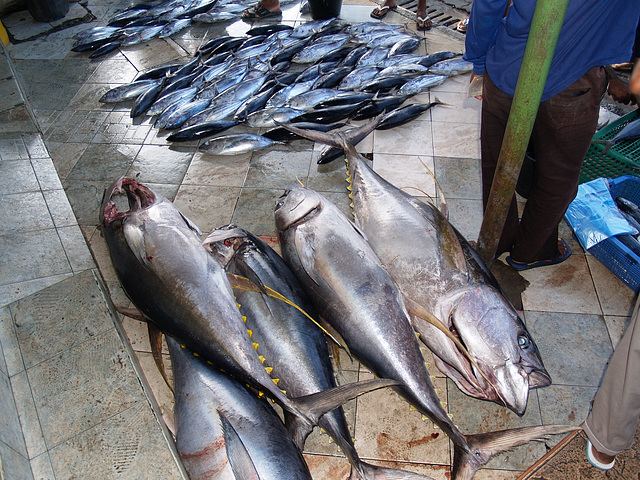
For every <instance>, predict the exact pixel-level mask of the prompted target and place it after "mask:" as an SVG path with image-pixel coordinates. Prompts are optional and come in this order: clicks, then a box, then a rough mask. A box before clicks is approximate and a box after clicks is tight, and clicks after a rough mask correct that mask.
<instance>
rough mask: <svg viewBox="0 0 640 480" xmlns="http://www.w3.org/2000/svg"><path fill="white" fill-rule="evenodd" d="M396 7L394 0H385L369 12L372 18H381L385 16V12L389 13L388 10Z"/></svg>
mask: <svg viewBox="0 0 640 480" xmlns="http://www.w3.org/2000/svg"><path fill="white" fill-rule="evenodd" d="M396 8H398V7H397V6H396V2H395V1H393V0H391V1H385V2H383V3H382V5H380V6H379V7H376V8H374V9H373V11H372V12H371V16H372V17H373V18H377V19H378V20H381V19H383V18H384V17H386V16H387V13H389V10H395V9H396Z"/></svg>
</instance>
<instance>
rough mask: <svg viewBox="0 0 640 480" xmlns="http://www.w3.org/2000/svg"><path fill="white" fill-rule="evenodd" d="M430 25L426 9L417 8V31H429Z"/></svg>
mask: <svg viewBox="0 0 640 480" xmlns="http://www.w3.org/2000/svg"><path fill="white" fill-rule="evenodd" d="M432 25H433V22H432V21H431V19H430V18H429V15H427V8H426V7H425V8H418V11H417V13H416V28H417V29H418V30H429V29H430V28H431V26H432Z"/></svg>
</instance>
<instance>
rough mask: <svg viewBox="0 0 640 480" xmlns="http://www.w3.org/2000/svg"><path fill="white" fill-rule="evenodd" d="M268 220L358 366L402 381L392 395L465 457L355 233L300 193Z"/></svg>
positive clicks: (402, 315) (394, 293)
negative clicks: (436, 428) (273, 220)
mask: <svg viewBox="0 0 640 480" xmlns="http://www.w3.org/2000/svg"><path fill="white" fill-rule="evenodd" d="M275 216H276V226H277V227H278V231H279V234H280V239H281V243H282V255H283V257H284V258H285V260H286V261H287V263H288V264H289V265H290V266H291V268H292V270H293V272H294V273H295V274H296V276H297V277H298V279H299V280H300V281H301V283H302V284H303V285H304V286H305V288H306V289H307V291H308V293H309V296H310V298H311V299H312V301H313V302H314V305H315V307H316V309H317V310H318V313H319V314H320V315H321V316H322V317H323V318H324V319H325V320H326V321H327V322H329V323H330V324H331V325H332V326H333V328H334V329H335V330H336V331H337V332H338V333H339V334H340V335H341V336H342V338H343V339H344V340H345V342H346V343H347V345H348V347H349V349H350V351H351V352H352V353H353V355H354V356H355V357H356V358H358V360H360V361H361V362H362V363H363V364H364V365H366V366H367V367H368V368H369V369H370V370H371V371H373V372H374V373H375V374H376V375H378V376H379V377H381V378H390V379H395V380H399V381H401V382H402V383H403V385H402V386H400V387H397V390H398V393H400V394H401V395H402V396H403V397H405V398H406V399H407V400H408V401H409V402H410V403H411V404H412V405H414V406H415V407H416V408H417V409H418V410H419V411H421V412H422V413H424V414H425V415H427V416H429V417H430V418H431V419H432V420H433V421H434V422H435V423H436V424H437V425H438V426H439V427H440V428H442V430H443V431H444V432H445V433H447V435H449V437H450V438H451V439H452V440H453V442H454V443H455V444H457V445H459V446H461V447H462V448H463V449H464V450H468V447H467V441H466V439H465V437H464V436H463V435H462V434H461V433H460V431H459V430H458V429H457V428H456V427H455V426H454V425H453V423H452V422H451V420H450V419H449V417H448V416H447V413H446V412H445V411H444V409H443V408H442V406H441V404H440V400H439V398H438V396H437V395H436V393H435V390H434V388H433V385H432V383H431V379H430V376H429V373H428V372H427V369H426V367H425V363H424V359H423V358H422V353H421V352H420V347H419V344H418V341H417V339H416V335H415V333H414V332H413V329H412V326H411V322H410V320H409V315H408V313H407V310H406V309H405V307H404V304H403V299H402V294H401V293H400V291H399V290H398V288H397V287H396V285H395V284H394V283H393V281H392V280H391V278H390V277H389V274H388V273H387V271H386V270H385V269H384V267H383V266H382V264H381V263H380V261H379V260H378V257H377V256H376V255H375V253H374V252H373V250H372V249H371V247H370V246H369V244H368V243H367V240H366V238H365V237H364V235H363V234H362V232H360V231H359V230H358V229H357V228H356V227H355V226H354V225H353V224H352V223H351V222H350V221H349V220H348V219H347V218H346V217H345V216H344V214H343V213H342V212H341V211H340V210H339V209H338V208H337V207H336V206H335V205H333V204H332V203H331V202H329V201H328V200H327V199H326V198H324V197H323V196H322V195H320V194H319V193H317V192H315V191H313V190H310V189H306V188H302V187H288V188H287V190H286V191H285V194H284V195H283V196H282V197H281V198H280V199H279V201H278V203H277V206H276V211H275Z"/></svg>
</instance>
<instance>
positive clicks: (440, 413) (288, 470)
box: [100, 117, 577, 480]
mask: <svg viewBox="0 0 640 480" xmlns="http://www.w3.org/2000/svg"><path fill="white" fill-rule="evenodd" d="M379 121H380V117H378V118H376V119H375V120H374V121H371V122H368V123H367V124H365V125H363V126H361V127H357V128H355V127H354V128H352V129H351V131H350V132H349V133H348V134H344V133H343V134H326V133H322V132H320V133H319V132H316V131H310V130H302V129H298V128H296V127H289V128H292V129H293V130H294V131H296V132H297V133H298V134H302V135H305V136H308V137H309V138H311V139H316V140H319V141H325V142H327V143H329V144H331V145H332V146H335V147H336V148H338V147H340V148H342V149H343V150H344V151H345V152H346V156H347V174H348V178H349V181H350V187H351V190H352V194H353V202H354V203H353V208H354V211H355V218H356V222H357V225H358V226H356V225H354V224H353V223H352V222H351V221H350V220H348V219H347V218H346V216H345V215H344V214H343V213H342V212H341V211H340V209H339V208H337V207H336V206H335V205H333V204H332V203H331V202H329V201H328V200H327V199H326V198H325V197H323V196H322V195H320V194H319V193H318V192H315V191H313V190H311V189H308V188H304V187H298V186H296V187H286V188H285V193H284V195H282V197H281V198H280V199H279V200H278V202H277V204H276V208H275V224H276V227H277V229H278V233H279V237H280V244H281V247H282V257H280V256H279V255H278V254H277V253H276V252H274V251H273V250H272V249H271V248H270V247H268V246H267V245H266V244H265V243H264V242H263V241H261V240H260V239H259V238H257V237H255V236H254V235H252V234H251V233H250V232H247V231H245V230H242V229H241V228H238V227H236V226H232V225H229V226H224V227H221V228H218V229H215V230H214V231H213V232H212V233H211V234H210V235H209V236H208V237H207V238H206V239H205V240H204V242H202V241H201V238H200V235H201V232H200V230H199V229H198V228H197V226H196V225H195V224H193V222H191V221H190V220H189V219H188V218H186V217H185V216H184V215H182V214H181V213H180V212H179V211H178V209H177V208H176V207H175V206H174V205H173V204H172V203H171V202H169V201H168V200H167V199H165V198H163V197H161V196H160V195H158V194H157V193H155V192H153V191H152V190H151V189H150V188H148V187H146V186H145V185H142V184H140V183H138V182H137V181H136V180H135V179H132V178H123V179H120V180H118V181H117V182H116V183H115V184H114V185H113V186H112V187H111V188H109V189H108V190H107V191H106V192H105V195H104V200H103V204H102V208H101V215H100V216H101V218H100V224H101V228H102V231H103V234H104V236H105V239H106V242H107V245H108V248H109V252H110V256H111V260H112V263H113V266H114V269H115V271H116V273H117V275H118V278H119V280H120V282H121V284H122V286H123V288H124V290H125V292H126V293H127V295H128V297H129V298H130V299H131V301H132V302H133V304H134V305H135V306H136V308H137V309H138V310H139V312H140V314H141V318H143V319H144V320H146V321H148V322H150V323H152V324H154V325H155V326H156V327H157V328H159V329H160V330H161V331H163V332H164V333H165V334H167V336H168V337H172V339H171V338H170V339H169V340H168V343H169V347H170V352H171V356H172V361H173V365H174V378H175V393H176V406H175V414H176V429H175V434H176V442H177V447H178V451H179V452H180V454H181V456H182V458H183V460H184V463H185V467H186V468H187V470H188V472H189V474H190V476H191V478H192V480H197V479H201V478H212V477H211V473H212V472H214V471H215V472H225V474H224V475H226V476H219V477H216V476H213V478H237V479H244V478H263V479H267V478H296V479H305V480H309V479H310V478H311V476H310V474H309V471H308V468H307V466H306V464H305V462H304V459H303V457H302V455H301V453H300V452H301V451H302V448H303V446H304V442H305V439H306V437H307V435H308V434H309V432H310V431H311V429H312V428H313V427H314V426H315V425H320V426H322V427H323V428H324V429H325V430H326V431H327V432H328V433H329V434H330V435H331V436H332V438H334V439H335V441H336V443H337V445H338V446H339V447H340V448H341V449H342V451H343V452H344V454H345V456H346V458H347V460H348V461H349V462H350V463H351V465H352V469H353V474H354V476H353V477H352V478H361V479H383V478H396V479H407V480H418V479H425V478H426V477H424V476H421V475H417V474H412V473H408V472H402V471H398V470H393V469H386V468H381V467H375V466H372V465H369V464H367V463H365V462H363V461H362V460H361V459H360V458H359V456H358V454H357V452H356V450H355V447H354V445H353V441H352V440H351V438H350V435H349V432H348V429H347V427H346V422H345V419H344V413H343V412H342V410H341V409H340V408H338V409H336V410H334V409H335V408H336V407H338V406H339V405H340V404H342V403H343V402H345V401H346V400H348V399H350V398H353V397H355V396H357V395H359V394H362V393H365V392H369V391H371V390H374V389H377V388H383V387H392V388H394V390H396V391H397V392H398V393H399V394H400V395H401V396H402V397H404V398H405V399H406V400H407V401H408V403H409V404H411V405H412V406H414V407H415V408H416V409H418V410H419V411H420V412H421V413H422V414H424V415H426V416H427V417H428V418H430V419H432V420H433V421H434V423H436V424H437V425H438V426H439V427H440V428H441V429H442V430H443V431H444V432H445V433H446V434H447V435H448V436H449V438H450V439H451V440H452V442H453V443H454V445H455V453H454V462H453V468H452V478H453V479H471V478H473V476H474V474H475V472H476V471H477V470H478V469H479V468H480V467H481V466H482V465H484V464H485V463H486V462H487V461H488V460H489V459H490V458H491V457H492V456H493V455H495V454H497V453H499V452H501V451H505V450H508V449H510V448H512V447H514V446H516V445H521V444H524V443H526V442H528V441H531V440H534V439H541V438H543V437H545V436H546V435H550V434H559V433H564V432H567V431H571V430H575V429H577V427H574V426H566V425H565V426H562V425H546V426H536V427H525V428H519V429H513V430H505V431H501V432H489V433H486V434H475V435H469V434H463V433H462V432H461V431H460V430H459V429H458V427H457V426H456V425H454V423H453V422H452V420H451V419H450V418H449V416H448V415H447V413H446V411H445V410H444V409H443V406H442V404H441V403H440V400H439V398H438V396H437V394H436V392H435V389H434V387H433V384H432V383H431V380H430V376H429V373H428V371H427V369H426V367H425V362H424V358H423V357H422V354H421V351H420V347H419V344H418V339H417V337H416V334H415V332H416V331H418V332H420V334H421V336H422V335H425V334H426V333H425V332H431V331H430V330H425V329H424V328H425V327H424V325H423V324H426V323H429V324H430V325H432V326H434V327H436V330H435V332H436V333H437V332H442V333H443V334H444V336H443V337H442V339H440V337H437V336H436V337H435V339H436V341H435V342H434V343H433V344H429V343H428V346H429V348H430V349H432V351H433V353H434V355H436V356H437V357H439V358H440V359H441V360H442V362H443V365H444V364H445V363H448V362H451V365H448V366H447V367H448V368H446V369H444V371H445V373H446V374H447V375H451V377H452V378H454V380H456V383H458V384H459V385H462V388H463V390H464V391H465V392H467V393H469V394H471V395H474V396H477V397H479V398H485V399H490V400H494V401H496V402H498V403H500V404H503V405H506V406H508V407H510V408H511V409H513V410H514V411H516V412H517V413H518V414H520V415H521V414H522V413H523V412H524V408H525V407H526V403H527V397H528V392H529V389H530V388H535V387H537V386H544V385H547V384H549V382H550V378H549V375H548V373H547V372H546V370H545V369H544V366H543V365H542V361H541V359H540V357H539V353H538V350H537V348H536V346H535V343H534V342H533V339H532V338H531V336H530V335H529V333H528V332H527V330H526V327H525V326H524V324H523V323H522V321H521V320H520V319H519V317H518V316H517V313H516V312H515V311H514V310H513V307H511V306H510V305H509V304H508V302H506V300H504V299H503V297H502V295H501V293H500V291H499V287H498V286H497V283H496V282H495V279H494V278H493V277H492V276H491V274H490V272H489V271H488V269H487V268H486V266H484V264H483V263H482V261H481V260H480V259H479V257H478V256H477V254H475V252H474V251H473V249H472V248H471V247H470V246H469V244H468V243H467V242H466V241H465V240H464V239H463V238H462V236H461V235H460V234H459V233H458V232H457V231H456V230H455V229H454V228H453V226H452V225H450V224H449V222H448V220H447V219H446V217H445V216H444V215H443V214H442V213H441V212H440V211H439V210H438V209H436V208H435V207H434V206H433V205H427V204H424V203H422V202H420V201H418V200H416V199H414V198H412V197H410V196H409V195H406V194H404V193H403V192H401V191H400V190H399V189H397V188H395V187H393V186H392V185H390V184H389V183H387V182H386V181H384V179H382V178H381V177H380V176H379V175H377V174H376V173H375V172H374V171H373V170H372V169H371V168H370V167H368V165H367V163H366V162H365V161H364V160H363V159H362V157H361V156H360V155H358V154H357V153H356V152H355V149H354V147H353V145H352V144H351V143H350V140H352V139H353V138H357V137H359V136H361V135H366V134H367V133H369V132H371V131H372V130H373V129H374V128H375V127H376V126H377V124H378V123H379ZM122 194H125V195H126V196H127V198H128V200H129V210H128V211H121V210H119V209H118V206H117V197H118V196H119V195H122ZM398 222H401V223H398ZM389 258H391V260H389ZM381 259H385V260H384V264H383V261H382V260H381ZM408 279H411V281H412V282H413V284H414V285H413V286H414V287H415V288H414V290H410V288H409V287H410V286H408V284H407V282H408V281H409V280H408ZM418 319H420V320H421V322H419V321H418ZM429 334H433V332H431V333H429ZM325 338H328V339H330V340H329V341H331V342H334V343H336V344H338V345H339V346H342V347H343V348H345V349H346V350H347V351H348V352H349V354H350V355H352V356H353V357H354V358H356V359H357V360H359V361H360V362H361V363H362V364H363V365H365V366H367V367H368V368H369V369H370V370H371V371H372V372H373V373H374V374H375V375H376V376H377V377H380V378H379V379H377V380H373V381H371V382H360V383H356V384H348V385H342V386H339V387H336V384H335V379H334V377H333V371H332V369H331V362H330V361H329V355H328V350H327V344H326V341H325ZM173 339H175V340H173ZM423 340H425V339H424V338H423ZM190 352H193V354H191V353H190ZM194 355H195V356H194ZM221 371H222V372H224V373H221ZM245 385H247V386H249V387H251V389H252V390H247V388H245ZM256 392H258V393H257V394H256ZM264 396H268V397H269V398H271V399H272V400H274V401H276V402H277V403H278V404H280V406H281V407H282V408H283V410H284V412H285V414H284V419H285V425H284V426H283V425H282V424H281V422H280V419H279V418H278V416H277V415H276V414H275V413H274V411H273V410H272V409H271V408H270V406H269V405H268V404H267V403H265V401H264V398H263V397H264ZM327 412H329V413H327ZM267 438H268V439H269V441H268V442H267V441H266V439H267ZM222 446H224V447H225V448H220V447H222ZM208 475H209V476H208ZM220 475H223V474H222V473H221V474H220Z"/></svg>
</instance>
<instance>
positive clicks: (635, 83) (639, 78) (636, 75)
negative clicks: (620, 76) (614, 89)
mask: <svg viewBox="0 0 640 480" xmlns="http://www.w3.org/2000/svg"><path fill="white" fill-rule="evenodd" d="M629 90H631V93H633V94H634V95H640V61H638V60H636V62H635V65H634V66H633V72H632V73H631V80H630V81H629Z"/></svg>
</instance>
